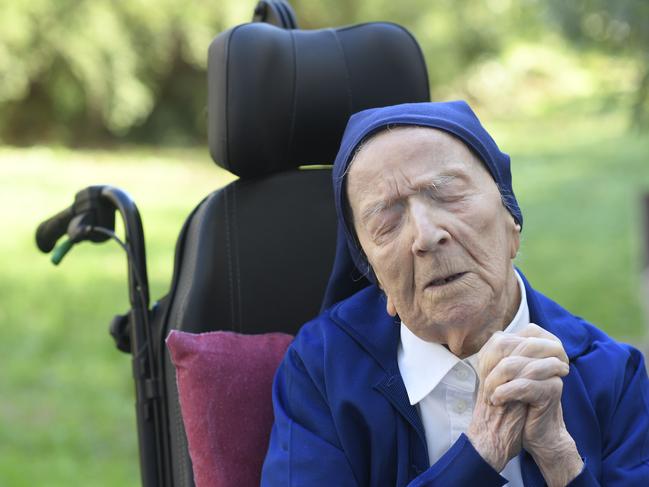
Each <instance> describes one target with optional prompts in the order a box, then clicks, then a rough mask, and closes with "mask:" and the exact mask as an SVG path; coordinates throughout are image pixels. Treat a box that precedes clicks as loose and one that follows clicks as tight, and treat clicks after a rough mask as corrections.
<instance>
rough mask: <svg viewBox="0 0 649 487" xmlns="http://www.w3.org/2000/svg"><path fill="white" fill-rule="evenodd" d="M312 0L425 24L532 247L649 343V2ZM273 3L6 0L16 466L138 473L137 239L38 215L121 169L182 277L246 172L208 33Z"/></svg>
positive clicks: (5, 174) (159, 274)
mask: <svg viewBox="0 0 649 487" xmlns="http://www.w3.org/2000/svg"><path fill="white" fill-rule="evenodd" d="M291 4H292V5H293V7H294V8H295V11H296V13H297V18H298V22H299V24H300V26H301V27H302V28H309V29H311V28H314V29H315V28H322V27H329V26H338V25H345V24H351V23H356V22H365V21H372V20H389V21H393V22H397V23H400V24H402V25H404V26H405V27H407V28H408V29H410V30H411V31H412V32H413V34H414V35H415V36H416V38H417V39H418V41H419V43H420V44H421V46H422V49H423V51H424V54H425V57H426V60H427V63H428V68H429V74H430V84H431V94H432V98H433V100H448V99H455V98H464V99H467V100H468V101H469V102H470V103H471V104H472V105H473V106H474V108H475V109H476V111H477V112H478V114H479V115H480V117H481V119H482V121H483V123H484V124H485V126H486V127H487V129H488V130H490V131H491V133H492V134H493V135H494V137H495V139H496V140H497V141H498V143H499V145H500V146H501V148H502V149H503V150H504V151H506V152H508V153H510V154H511V156H512V161H513V166H512V167H513V175H514V187H515V189H516V193H517V196H518V199H519V202H520V204H521V206H522V210H523V214H524V216H525V229H524V231H523V245H522V249H521V254H520V256H519V258H518V265H519V266H520V267H521V269H522V270H523V271H524V272H525V273H526V275H527V276H528V277H529V278H530V280H531V282H532V283H533V284H534V285H535V286H536V287H537V288H538V289H539V290H541V291H543V292H544V293H546V294H548V295H550V296H551V297H552V298H554V299H555V300H557V301H559V302H560V303H561V304H563V305H564V306H566V307H567V308H568V309H570V310H571V311H573V312H574V313H576V314H579V315H581V316H583V317H585V318H586V319H588V320H589V321H592V322H594V323H595V324H597V325H598V326H600V327H601V328H603V329H604V330H605V331H607V332H608V333H610V334H612V335H613V336H615V337H616V338H618V339H620V340H623V341H627V342H630V343H633V344H635V345H637V346H640V347H643V346H644V344H645V334H646V330H647V319H646V314H645V313H644V310H646V307H645V305H646V304H647V303H646V298H645V299H643V295H644V294H643V292H644V291H643V288H642V285H641V272H642V265H643V252H642V238H641V235H642V225H641V205H640V201H641V195H642V194H644V193H646V192H649V161H648V159H649V2H647V1H646V0H617V1H615V2H611V1H606V0H573V1H570V2H564V1H561V0H550V1H540V0H537V1H535V0H519V1H514V0H482V1H478V0H462V1H458V0H400V1H398V2H395V1H391V0H357V1H353V0H317V1H316V0H293V1H291ZM254 6H255V2H254V0H250V1H248V0H211V1H207V0H193V1H190V0H183V1H182V2H181V1H177V0H176V1H172V0H155V1H153V0H130V1H121V0H92V1H89V0H86V1H83V0H56V1H55V0H49V1H48V0H29V1H27V0H0V12H1V14H0V228H1V229H2V230H1V233H2V236H3V238H2V239H0V255H1V256H2V258H1V259H0V357H2V365H1V367H0V485H3V486H4V485H8V486H21V485H30V486H31V485H48V486H55V485H66V486H67V485H86V484H87V485H106V486H115V485H120V486H136V485H138V483H139V472H138V460H137V444H136V430H135V420H134V409H133V382H132V380H131V366H130V357H129V356H126V355H124V354H121V353H120V352H118V351H117V350H116V349H115V348H114V346H113V343H112V340H111V339H110V338H109V336H108V333H107V328H108V323H109V321H110V319H111V318H112V316H113V315H114V314H117V313H122V312H124V311H126V309H127V308H128V299H127V288H126V261H125V257H124V255H123V254H122V252H121V250H120V249H119V248H118V247H117V246H115V245H112V244H106V245H102V246H95V245H91V244H85V245H80V246H78V247H75V249H73V251H72V252H71V253H70V254H69V255H68V257H66V260H65V261H64V262H63V264H62V266H61V268H56V267H54V266H53V265H52V264H51V263H50V261H49V259H48V257H47V256H44V255H42V254H40V253H39V252H38V251H37V249H36V246H35V243H34V231H35V229H36V226H37V224H38V222H39V221H40V220H42V219H44V218H46V217H48V216H50V215H51V214H53V213H55V212H57V211H59V210H60V209H62V208H64V207H66V206H68V205H69V204H71V202H72V199H73V196H74V194H75V193H76V191H78V190H79V189H81V188H83V187H85V186H88V185H91V184H104V183H107V184H113V185H117V186H120V187H121V188H123V189H125V190H126V191H127V192H129V193H130V194H131V196H132V197H133V198H134V199H135V200H136V202H137V203H138V206H139V208H140V211H141V213H142V215H143V219H144V228H145V233H146V239H147V252H148V266H149V273H150V276H149V277H150V281H151V294H152V297H153V298H158V297H161V296H162V295H164V294H165V293H166V291H167V288H168V285H169V281H170V279H171V270H172V263H173V250H174V245H175V239H176V237H177V235H178V233H179V231H180V227H181V225H182V223H183V221H184V219H185V217H186V216H187V215H188V214H189V212H190V211H191V209H192V208H193V207H194V206H195V205H196V204H197V203H198V202H199V201H200V200H201V199H202V198H203V197H204V196H205V195H206V194H207V193H209V192H210V191H212V190H214V189H216V188H218V187H220V186H222V185H223V184H225V183H226V182H229V181H230V180H232V179H233V176H232V175H230V174H228V173H226V172H225V171H223V170H221V169H219V168H218V167H217V166H216V165H215V164H214V163H213V162H212V161H211V160H210V158H209V155H208V152H207V148H206V118H207V117H206V84H205V79H206V52H207V47H208V45H209V43H210V41H211V39H212V38H213V37H214V36H215V35H216V34H218V33H219V32H221V31H223V30H225V29H227V28H229V27H232V26H234V25H236V24H238V23H242V22H246V21H248V20H249V19H250V18H251V16H252V11H253V9H254ZM644 296H646V295H644ZM643 308H644V310H643Z"/></svg>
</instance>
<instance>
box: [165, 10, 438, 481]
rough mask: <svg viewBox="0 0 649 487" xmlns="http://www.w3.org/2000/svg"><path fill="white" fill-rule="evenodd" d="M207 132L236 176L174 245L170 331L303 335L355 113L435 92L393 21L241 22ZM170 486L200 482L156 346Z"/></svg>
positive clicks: (225, 46)
mask: <svg viewBox="0 0 649 487" xmlns="http://www.w3.org/2000/svg"><path fill="white" fill-rule="evenodd" d="M208 70H209V80H208V81H209V100H208V118H209V141H210V152H211V154H212V157H213V158H214V160H215V162H217V164H219V165H221V166H223V167H225V168H226V169H228V170H230V171H232V172H234V173H235V174H237V175H238V176H240V179H239V180H237V181H235V182H233V183H231V184H230V185H228V186H226V187H225V188H223V189H221V190H218V191H216V192H214V193H212V194H211V195H209V196H208V197H207V198H206V199H205V200H204V201H203V202H202V203H201V204H200V205H199V206H198V207H197V208H196V210H194V212H193V213H192V215H190V217H189V218H188V220H187V222H186V224H185V226H184V228H183V231H182V232H181V236H180V238H179V240H178V244H177V249H176V263H175V269H174V277H173V282H172V288H171V292H170V295H169V297H168V306H167V307H166V310H165V318H164V323H163V329H162V330H161V331H162V336H163V337H164V336H166V334H167V333H168V332H169V331H170V330H171V329H181V330H185V331H191V332H203V331H209V330H217V329H220V330H234V331H237V332H243V333H262V332H267V331H284V332H289V333H295V332H296V331H297V329H298V328H299V326H300V325H301V324H302V323H304V322H305V321H307V320H308V319H310V318H312V317H313V316H315V315H316V314H317V313H318V310H319V307H320V302H321V300H322V297H323V293H324V289H325V286H326V283H327V279H328V276H329V272H330V270H331V267H332V263H333V257H334V247H335V238H336V231H335V229H336V222H335V211H334V207H333V202H332V201H333V199H332V184H331V171H330V168H322V167H312V168H309V169H304V168H303V169H300V168H299V166H304V165H313V164H331V163H332V162H333V159H334V157H335V154H336V151H337V149H338V144H339V140H340V137H341V135H342V132H343V130H344V127H345V124H346V121H347V119H348V117H349V116H350V115H351V114H352V113H354V112H356V111H359V110H362V109H364V108H370V107H376V106H383V105H389V104H395V103H403V102H415V101H426V100H428V99H429V93H428V80H427V75H426V67H425V64H424V61H423V58H422V55H421V51H420V49H419V46H418V45H417V43H416V41H415V40H414V39H413V38H412V36H411V35H410V34H409V33H408V32H407V31H405V29H403V28H401V27H399V26H396V25H394V24H387V23H375V24H363V25H359V26H352V27H346V28H341V29H326V30H318V31H300V30H282V29H279V28H276V27H273V26H269V25H266V24H245V25H242V26H239V27H235V28H234V29H231V30H229V31H227V32H225V33H223V34H221V35H219V36H218V37H217V38H216V39H215V40H214V42H213V43H212V45H211V47H210V51H209V68H208ZM161 357H162V363H161V365H162V367H163V369H162V370H163V373H164V390H165V405H166V413H167V417H168V421H167V423H166V426H167V428H168V432H167V433H168V442H169V444H168V445H167V449H166V456H167V458H166V463H167V464H168V465H170V469H171V472H170V480H171V482H169V483H168V484H167V485H173V486H192V485H193V478H192V471H191V461H190V459H189V455H188V453H187V445H186V438H185V433H184V428H183V425H182V418H181V415H180V408H179V404H178V397H177V390H176V384H175V374H174V369H173V366H172V365H171V362H170V360H169V357H168V355H167V354H166V352H165V351H164V350H162V351H161Z"/></svg>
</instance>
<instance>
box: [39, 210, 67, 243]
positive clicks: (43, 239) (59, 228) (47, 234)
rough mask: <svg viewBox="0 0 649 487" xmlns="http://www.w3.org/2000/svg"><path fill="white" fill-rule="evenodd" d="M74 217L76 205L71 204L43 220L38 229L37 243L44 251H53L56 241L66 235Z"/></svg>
mask: <svg viewBox="0 0 649 487" xmlns="http://www.w3.org/2000/svg"><path fill="white" fill-rule="evenodd" d="M72 218H74V207H73V206H69V207H68V208H66V209H65V210H63V211H60V212H58V213H57V214H56V215H54V216H52V217H50V218H48V219H47V220H45V221H44V222H42V223H41V224H40V225H39V226H38V228H37V229H36V245H37V246H38V248H39V250H40V251H41V252H44V253H46V254H47V253H49V252H51V251H52V249H53V248H54V246H55V245H56V242H58V240H59V239H60V238H61V237H62V236H63V235H65V233H66V232H67V230H68V225H69V224H70V221H71V220H72Z"/></svg>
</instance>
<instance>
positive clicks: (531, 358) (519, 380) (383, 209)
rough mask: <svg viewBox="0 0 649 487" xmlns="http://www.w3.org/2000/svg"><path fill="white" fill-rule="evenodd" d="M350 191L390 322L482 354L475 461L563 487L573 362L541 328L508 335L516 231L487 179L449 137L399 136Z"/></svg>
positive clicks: (351, 178) (359, 162)
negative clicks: (534, 472)
mask: <svg viewBox="0 0 649 487" xmlns="http://www.w3.org/2000/svg"><path fill="white" fill-rule="evenodd" d="M346 188H347V197H348V201H349V204H350V208H351V213H352V218H353V224H354V229H355V231H356V234H357V236H358V240H359V242H360V244H361V247H362V248H363V251H364V253H365V255H366V257H367V260H368V263H369V264H370V265H371V267H372V269H373V271H374V273H375V275H376V277H377V280H378V283H379V285H380V286H381V288H382V289H383V291H384V292H385V295H386V298H387V300H386V307H387V312H388V313H389V314H390V315H392V316H397V315H399V317H400V318H401V320H402V321H403V323H404V324H405V325H406V326H408V328H409V329H410V330H411V331H412V332H413V333H414V334H415V335H417V336H418V337H420V338H421V339H423V340H427V341H431V342H436V343H441V344H444V345H445V346H447V347H448V348H449V350H450V351H451V352H453V353H454V354H455V355H457V356H458V357H461V358H464V357H467V356H469V355H472V354H474V353H477V352H478V351H480V354H479V363H480V370H479V371H478V375H479V379H480V386H479V389H478V397H477V402H476V407H475V409H474V411H473V417H472V422H471V424H470V426H469V430H468V432H467V436H468V437H469V439H470V441H471V443H472V444H473V445H474V447H475V448H476V450H477V451H478V453H480V454H481V456H482V457H483V458H484V459H485V460H486V461H487V462H488V463H489V464H490V465H491V466H492V467H494V469H496V470H497V471H501V470H502V469H503V467H504V466H505V465H506V464H507V462H508V461H509V460H510V459H511V458H513V457H514V456H515V455H517V454H518V453H519V452H520V450H521V448H525V449H526V450H527V451H528V452H529V453H530V454H531V455H532V456H533V457H534V459H535V461H536V463H537V465H538V466H539V468H540V469H541V472H542V473H543V476H544V477H545V480H546V482H547V483H548V485H550V486H555V485H566V484H567V483H568V482H569V481H570V480H571V479H572V478H574V477H575V476H576V475H577V474H578V473H579V472H580V471H581V466H582V463H581V459H580V457H579V454H578V452H577V449H576V447H575V444H574V441H573V440H572V438H571V437H570V435H569V433H568V432H567V430H566V427H565V424H564V422H563V415H562V411H561V402H560V401H561V392H562V381H561V377H563V376H565V375H566V374H567V373H568V365H567V362H568V360H567V357H566V355H565V352H564V350H563V347H562V346H561V343H560V342H559V340H558V339H557V338H556V337H554V336H552V335H551V334H549V333H548V332H547V331H545V330H543V329H542V328H540V327H538V326H536V325H532V324H530V325H529V326H527V327H526V328H525V329H523V330H522V331H520V332H519V333H517V334H504V333H502V332H501V331H502V330H503V329H504V327H505V326H506V325H507V324H508V323H509V322H511V320H512V318H513V316H514V314H515V312H516V310H517V308H518V306H519V304H520V299H521V298H520V290H519V288H518V284H517V282H516V277H515V274H514V269H513V262H512V261H513V259H514V257H515V256H516V253H517V252H518V248H519V245H520V226H519V225H518V224H517V223H516V221H515V220H514V218H513V217H512V216H511V214H510V213H509V212H508V211H507V209H506V208H505V207H504V206H503V204H502V201H501V197H500V193H499V191H498V188H497V186H496V184H495V182H494V180H493V178H492V177H491V175H490V174H489V172H488V170H487V169H486V168H485V167H484V165H483V164H482V162H481V161H480V160H479V159H478V158H477V157H476V156H475V155H474V154H473V152H471V150H469V148H468V147H467V146H466V145H464V144H463V143H462V142H460V141H459V140H458V139H456V138H455V137H453V136H451V135H449V134H447V133H445V132H443V131H440V130H434V129H430V128H420V127H407V128H396V129H393V130H387V131H384V132H381V133H379V134H378V135H376V136H374V137H373V138H371V139H370V140H369V141H368V142H366V144H365V145H364V146H363V147H362V148H361V150H360V151H359V152H358V153H357V154H356V156H355V158H354V161H353V162H352V164H351V166H350V169H349V172H348V176H347V186H346Z"/></svg>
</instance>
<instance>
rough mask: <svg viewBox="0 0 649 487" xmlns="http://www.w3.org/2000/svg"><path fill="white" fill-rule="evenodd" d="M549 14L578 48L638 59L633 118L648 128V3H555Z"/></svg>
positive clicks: (635, 0)
mask: <svg viewBox="0 0 649 487" xmlns="http://www.w3.org/2000/svg"><path fill="white" fill-rule="evenodd" d="M549 14H550V16H551V17H552V18H554V20H555V21H556V22H557V23H558V24H559V25H560V26H561V28H562V31H563V33H564V34H565V35H566V37H567V38H568V39H570V40H571V41H572V42H573V43H574V44H575V45H577V46H579V47H581V48H585V49H598V50H606V51H608V52H610V53H611V54H612V55H614V56H620V55H622V56H625V55H626V56H630V57H633V58H635V59H636V62H637V74H636V77H637V81H636V88H635V97H634V102H633V107H632V119H633V122H634V124H635V125H636V126H638V127H643V126H649V2H646V1H643V0H616V1H614V2H611V1H607V0H579V1H570V2H566V1H563V0H552V1H551V2H550V8H549Z"/></svg>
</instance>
